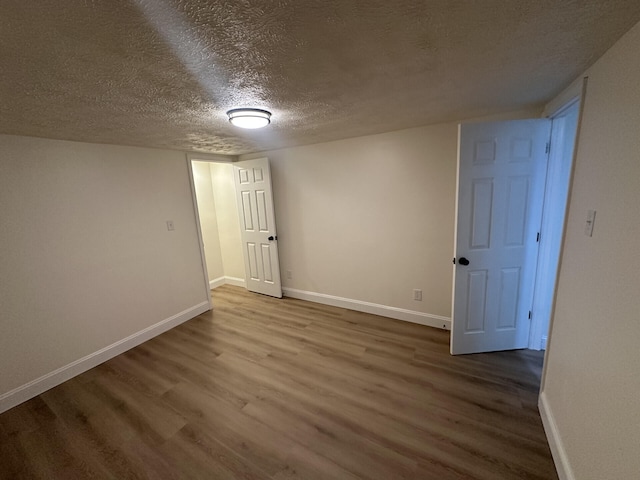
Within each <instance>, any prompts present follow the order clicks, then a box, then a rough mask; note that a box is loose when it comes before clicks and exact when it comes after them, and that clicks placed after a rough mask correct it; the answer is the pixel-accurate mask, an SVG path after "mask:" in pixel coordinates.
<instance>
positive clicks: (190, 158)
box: [185, 152, 238, 310]
mask: <svg viewBox="0 0 640 480" xmlns="http://www.w3.org/2000/svg"><path fill="white" fill-rule="evenodd" d="M185 160H186V163H187V172H188V174H189V188H190V189H191V201H192V204H193V212H194V215H195V220H196V230H197V232H198V244H199V246H200V262H201V263H202V275H203V279H204V284H205V290H206V292H207V300H208V302H209V310H211V308H212V307H213V305H212V303H211V287H210V286H209V272H208V270H207V259H206V257H205V254H204V241H203V239H202V225H200V212H199V210H198V199H197V198H196V184H195V180H194V178H193V162H194V161H197V162H210V163H232V162H236V161H238V157H237V156H235V155H214V154H211V153H192V152H190V153H186V154H185Z"/></svg>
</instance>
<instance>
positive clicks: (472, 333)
mask: <svg viewBox="0 0 640 480" xmlns="http://www.w3.org/2000/svg"><path fill="white" fill-rule="evenodd" d="M550 128H551V121H550V120H516V121H509V122H498V123H469V124H462V125H460V129H459V139H458V142H459V154H458V198H457V219H456V244H455V255H456V258H455V260H454V261H455V263H456V265H455V267H454V277H453V278H454V280H453V315H452V316H453V325H452V331H451V353H452V354H453V355H456V354H462V353H477V352H490V351H497V350H511V349H517V348H526V347H527V344H528V339H529V328H530V322H529V311H530V309H531V302H532V297H533V286H534V280H535V267H536V258H537V252H538V232H539V227H540V220H541V214H542V201H543V196H544V181H545V173H546V164H547V153H546V151H547V144H548V142H549V135H550Z"/></svg>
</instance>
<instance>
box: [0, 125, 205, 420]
mask: <svg viewBox="0 0 640 480" xmlns="http://www.w3.org/2000/svg"><path fill="white" fill-rule="evenodd" d="M0 159H1V160H0V208H1V210H2V228H0V283H1V288H0V305H1V315H2V318H1V321H0V411H1V410H2V409H3V408H4V407H6V406H7V405H10V404H11V402H12V398H17V397H20V396H21V395H23V394H22V393H20V392H23V393H24V392H25V390H23V389H22V388H21V387H24V386H25V384H27V383H28V382H32V381H36V380H37V379H39V378H40V379H42V376H45V375H48V374H51V372H53V371H54V370H56V369H58V368H63V367H65V366H69V364H71V363H72V362H75V361H78V360H80V359H83V358H84V357H86V356H88V355H92V354H94V353H95V352H97V351H99V350H100V349H103V348H105V347H109V346H110V345H113V344H114V343H116V342H119V341H121V340H123V339H125V338H127V337H128V336H130V335H135V334H136V333H137V332H140V331H142V330H144V329H147V328H149V327H152V326H154V325H156V324H158V322H162V321H165V320H167V322H168V323H166V324H164V325H165V326H170V325H172V324H173V323H175V322H176V321H181V320H184V319H186V318H187V317H188V316H193V315H195V314H197V313H200V311H204V310H206V309H208V298H207V289H206V287H205V279H204V277H203V273H202V265H201V257H200V247H199V245H198V236H197V231H196V222H195V213H194V209H193V204H192V197H191V190H190V187H189V176H188V170H187V164H186V162H185V158H184V154H182V153H180V152H171V151H164V150H152V149H143V148H132V147H119V146H107V145H93V144H86V143H73V142H64V141H54V140H44V139H36V138H26V137H16V136H4V135H2V136H0ZM167 220H173V221H174V224H175V231H167V226H166V223H165V222H166V221H167ZM171 322H173V323H171ZM151 333H152V330H149V331H147V332H146V334H151ZM126 345H130V343H125V344H121V345H120V348H124V346H126ZM103 354H104V352H103ZM102 358H104V357H102ZM74 368H75V370H74V371H75V372H76V373H77V371H78V368H80V366H78V365H76V366H75V367H74ZM55 378H58V379H59V378H60V377H55ZM53 380H55V379H52V378H49V381H50V382H53ZM36 383H37V382H36ZM45 383H46V382H45ZM53 383H55V382H53ZM28 387H29V388H28V389H27V393H28V392H31V393H32V394H33V393H38V392H37V390H38V389H37V388H35V387H34V385H31V386H28ZM32 387H33V388H32ZM25 388H26V387H25ZM34 388H35V389H34ZM15 389H17V390H15ZM29 389H31V390H29ZM24 395H26V393H25V394H24ZM23 399H25V398H23Z"/></svg>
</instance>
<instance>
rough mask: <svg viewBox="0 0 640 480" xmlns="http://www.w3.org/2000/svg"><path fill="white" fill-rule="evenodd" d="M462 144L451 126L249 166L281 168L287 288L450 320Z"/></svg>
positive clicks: (286, 154) (275, 171)
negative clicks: (415, 294)
mask: <svg viewBox="0 0 640 480" xmlns="http://www.w3.org/2000/svg"><path fill="white" fill-rule="evenodd" d="M456 143H457V127H456V125H455V124H446V125H437V126H431V127H423V128H416V129H410V130H403V131H399V132H392V133H388V134H382V135H372V136H367V137H360V138H354V139H349V140H341V141H337V142H330V143H321V144H316V145H310V146H304V147H297V148H290V149H285V150H276V151H270V152H264V153H262V154H256V155H248V156H243V157H241V160H242V159H246V158H256V157H259V156H267V157H268V158H269V160H270V162H271V172H272V183H273V188H274V202H275V207H276V224H277V227H278V246H279V252H280V267H281V270H282V278H283V286H284V287H285V288H287V287H288V288H294V289H298V290H303V291H308V292H315V293H321V294H326V295H334V296H339V297H344V298H349V299H355V300H359V301H364V302H372V303H376V304H382V305H386V306H393V307H398V308H403V309H408V310H414V311H419V312H424V313H430V314H435V315H441V316H447V317H449V316H450V315H451V277H452V268H451V265H452V264H451V258H452V252H453V218H454V203H455V198H454V196H455V184H456V180H455V178H456V177H455V176H456V148H457V147H456ZM287 270H290V271H291V274H292V278H291V279H287V278H286V277H287V275H286V271H287ZM414 288H419V289H422V290H423V301H422V302H417V301H414V300H412V290H413V289H414Z"/></svg>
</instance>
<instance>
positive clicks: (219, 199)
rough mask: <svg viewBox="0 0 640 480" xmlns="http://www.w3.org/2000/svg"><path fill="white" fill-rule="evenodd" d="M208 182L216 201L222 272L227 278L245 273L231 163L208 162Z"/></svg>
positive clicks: (241, 275)
mask: <svg viewBox="0 0 640 480" xmlns="http://www.w3.org/2000/svg"><path fill="white" fill-rule="evenodd" d="M209 167H210V170H211V185H212V188H213V197H214V199H215V204H216V215H217V221H218V232H219V235H220V251H221V252H222V264H223V267H224V274H225V276H227V277H231V278H236V279H237V278H242V279H244V277H245V272H244V259H243V257H242V238H241V237H240V216H239V214H238V205H237V203H236V188H235V185H234V182H233V165H231V164H229V163H210V164H209Z"/></svg>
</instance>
